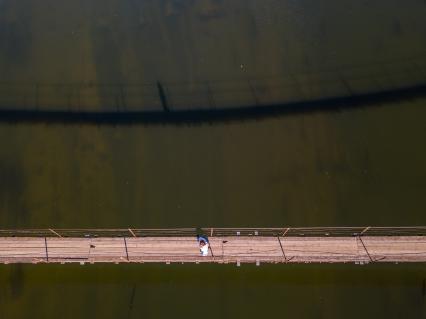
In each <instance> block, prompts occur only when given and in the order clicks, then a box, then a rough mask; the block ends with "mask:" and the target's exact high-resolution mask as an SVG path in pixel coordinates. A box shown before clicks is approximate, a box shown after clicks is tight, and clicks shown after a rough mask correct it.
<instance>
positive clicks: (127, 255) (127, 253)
mask: <svg viewBox="0 0 426 319" xmlns="http://www.w3.org/2000/svg"><path fill="white" fill-rule="evenodd" d="M123 239H124V247H125V248H126V257H127V261H129V251H128V250H127V240H126V237H123Z"/></svg>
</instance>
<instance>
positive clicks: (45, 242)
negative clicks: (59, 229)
mask: <svg viewBox="0 0 426 319" xmlns="http://www.w3.org/2000/svg"><path fill="white" fill-rule="evenodd" d="M44 249H45V251H46V261H47V262H49V253H48V251H47V238H46V237H44Z"/></svg>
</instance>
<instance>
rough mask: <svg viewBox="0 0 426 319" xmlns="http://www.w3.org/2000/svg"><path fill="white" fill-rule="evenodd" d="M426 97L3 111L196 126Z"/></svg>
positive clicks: (63, 120)
mask: <svg viewBox="0 0 426 319" xmlns="http://www.w3.org/2000/svg"><path fill="white" fill-rule="evenodd" d="M422 97H426V84H420V85H416V86H411V87H405V88H398V89H392V90H384V91H380V92H374V93H366V94H359V95H351V96H338V97H333V98H324V99H316V100H310V101H302V102H290V103H278V104H269V105H247V106H243V107H233V108H214V109H193V110H179V111H173V110H170V109H166V110H164V109H163V110H161V111H106V112H105V111H72V110H70V111H62V110H58V111H56V110H17V109H12V108H10V109H1V110H0V122H2V123H21V122H30V123H46V124H49V123H52V124H55V123H58V124H78V123H81V124H101V125H130V124H145V125H158V124H196V123H215V122H229V121H243V120H259V119H265V118H273V117H281V116H286V115H294V114H296V115H297V114H306V113H314V112H341V111H344V110H347V109H357V108H372V107H383V106H385V105H386V104H387V103H397V102H402V101H405V100H411V99H417V98H422Z"/></svg>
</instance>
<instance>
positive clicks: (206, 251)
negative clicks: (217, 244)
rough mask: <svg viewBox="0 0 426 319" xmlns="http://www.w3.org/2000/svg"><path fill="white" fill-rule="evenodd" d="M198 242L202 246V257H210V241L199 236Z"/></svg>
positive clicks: (205, 237)
mask: <svg viewBox="0 0 426 319" xmlns="http://www.w3.org/2000/svg"><path fill="white" fill-rule="evenodd" d="M197 241H198V244H199V245H200V253H201V256H208V255H209V240H208V238H207V236H201V235H197Z"/></svg>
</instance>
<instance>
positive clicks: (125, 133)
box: [0, 0, 426, 319]
mask: <svg viewBox="0 0 426 319" xmlns="http://www.w3.org/2000/svg"><path fill="white" fill-rule="evenodd" d="M425 16H426V3H425V2H424V1H415V0H411V1H405V2H404V3H402V2H400V1H381V0H377V1H364V2H358V1H349V2H346V3H341V2H338V1H334V0H324V1H307V0H301V1H290V0H283V1H276V0H266V1H260V0H251V1H239V0H235V1H220V0H211V1H210V0H199V1H193V0H162V1H154V0H152V1H151V0H139V1H136V0H134V1H130V0H121V1H115V0H109V1H102V2H101V1H68V0H66V1H65V0H64V1H48V0H41V1H33V0H22V1H8V0H0V111H1V110H7V109H13V110H23V109H38V110H48V109H50V110H77V111H79V110H80V111H81V110H83V111H88V110H97V111H101V110H119V111H126V110H141V111H145V110H151V109H153V110H161V103H160V102H161V101H160V99H159V97H158V92H157V91H156V86H155V83H156V82H158V81H159V82H161V83H162V84H163V85H164V87H165V92H166V95H167V99H168V102H169V103H170V107H171V109H173V110H174V109H197V108H214V107H223V108H226V107H230V106H246V105H262V104H268V103H276V102H291V101H299V100H309V99H315V98H320V97H330V96H336V95H338V96H346V95H348V96H349V95H354V94H358V93H365V92H375V91H380V90H391V89H397V88H400V87H410V86H412V85H417V84H424V83H425V82H426V73H425V69H426V58H425V52H426V41H425V40H424V39H426V19H424V17H425ZM153 85H154V86H153ZM207 88H209V90H207ZM344 106H345V105H342V110H341V111H339V112H322V111H321V110H319V111H318V112H314V113H304V112H302V111H301V112H300V113H298V114H292V115H281V116H276V117H269V118H264V119H258V120H256V119H251V120H244V121H237V120H236V121H232V122H225V123H221V122H216V123H214V124H211V123H208V122H205V123H198V124H185V125H172V124H169V125H116V126H113V125H94V124H93V125H89V124H87V125H82V124H81V125H77V124H67V125H63V124H60V123H52V122H48V121H46V122H41V123H28V122H27V123H22V122H19V121H17V122H15V123H5V122H1V124H0V146H1V147H0V227H1V228H20V227H25V228H29V227H31V228H38V227H67V228H72V227H114V228H115V227H129V226H130V227H135V228H136V227H146V228H149V227H161V228H164V227H193V226H204V227H210V226H213V227H220V226H223V227H238V226H248V227H256V226H258V227H262V226H263V227H268V226H269V227H279V226H361V225H377V226H402V225H426V214H425V208H426V143H425V140H426V124H425V118H426V98H425V97H424V96H423V97H422V96H417V97H416V98H408V99H404V100H397V101H386V103H379V102H377V103H370V104H369V105H364V106H363V107H360V108H356V109H345V107H344ZM0 116H1V115H0ZM425 280H426V271H425V267H424V265H423V264H419V265H408V264H405V265H368V266H355V265H290V266H289V265H261V267H254V266H245V265H243V266H242V267H241V268H237V267H235V266H233V265H227V266H225V265H223V266H220V265H202V266H201V265H169V266H166V265H130V266H126V265H91V266H87V265H86V266H69V265H67V266H60V265H57V266H55V265H53V266H42V265H38V266H33V265H26V266H11V265H7V266H6V265H3V266H0V318H7V319H9V318H151V317H152V318H157V317H164V318H165V317H184V316H185V317H194V316H199V317H200V316H202V317H208V318H209V317H212V318H213V317H214V318H218V317H223V318H240V317H241V318H245V317H247V318H263V317H278V316H279V317H291V318H295V317H297V318H336V319H337V318H359V317H363V318H426V310H425V307H426V306H425V305H426V303H425V298H426V297H425V295H426V283H425ZM200 293H201V294H200Z"/></svg>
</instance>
